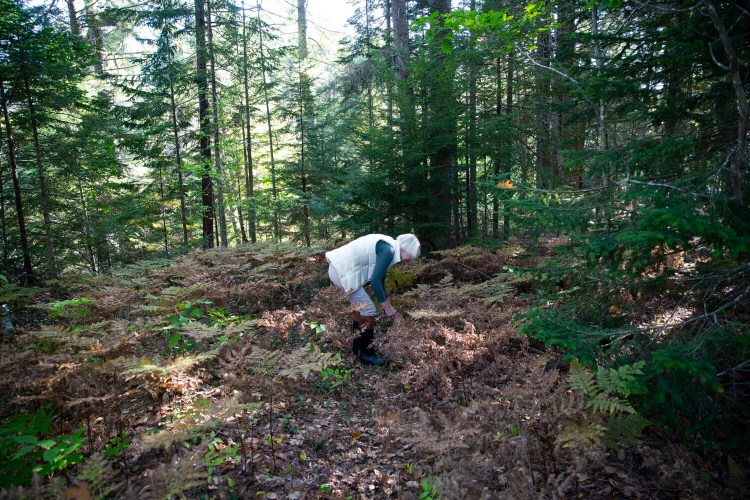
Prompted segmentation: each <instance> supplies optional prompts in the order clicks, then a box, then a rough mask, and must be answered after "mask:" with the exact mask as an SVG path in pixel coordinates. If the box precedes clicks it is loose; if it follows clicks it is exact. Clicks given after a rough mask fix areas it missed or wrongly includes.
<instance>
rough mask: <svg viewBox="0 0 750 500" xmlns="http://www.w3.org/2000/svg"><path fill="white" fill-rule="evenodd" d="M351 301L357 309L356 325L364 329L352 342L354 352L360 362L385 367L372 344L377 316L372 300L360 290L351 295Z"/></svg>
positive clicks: (362, 289)
mask: <svg viewBox="0 0 750 500" xmlns="http://www.w3.org/2000/svg"><path fill="white" fill-rule="evenodd" d="M349 301H350V302H351V303H352V304H353V305H354V306H355V307H356V308H357V310H356V311H355V316H354V323H356V324H357V325H358V326H359V327H361V328H362V333H361V334H360V336H359V337H357V338H355V339H354V340H353V341H352V351H353V352H354V354H355V355H357V356H359V360H360V361H362V362H363V363H365V364H369V365H378V366H380V365H383V364H384V363H383V360H381V359H380V357H378V355H377V354H376V353H375V349H373V348H372V347H371V346H370V344H372V341H373V338H374V337H375V314H376V313H377V309H376V308H375V304H373V302H372V299H371V298H370V296H369V295H368V294H367V292H366V291H365V290H364V288H360V289H359V290H357V291H355V292H354V293H352V294H351V295H349Z"/></svg>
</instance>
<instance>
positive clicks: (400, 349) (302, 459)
mask: <svg viewBox="0 0 750 500" xmlns="http://www.w3.org/2000/svg"><path fill="white" fill-rule="evenodd" d="M554 243H555V242H554V241H550V242H548V245H547V247H546V249H545V250H544V251H543V252H542V255H539V254H538V253H535V255H533V256H531V255H525V254H524V253H523V251H522V250H521V247H520V246H512V245H511V246H507V247H504V248H502V249H500V250H496V251H489V250H482V249H479V248H468V247H461V248H458V249H454V250H451V251H446V252H440V253H437V254H434V255H431V256H430V258H425V259H419V260H417V261H415V262H410V263H405V264H400V265H399V266H396V267H394V268H393V269H392V270H391V271H389V278H388V281H389V287H390V289H391V290H392V298H393V302H394V304H395V306H396V307H397V309H399V310H400V311H402V314H401V315H400V316H399V317H398V318H397V319H396V320H395V321H394V322H393V323H390V322H387V321H381V322H379V323H378V325H377V334H376V340H377V343H378V348H379V351H380V353H381V355H382V356H383V358H385V359H386V360H387V361H388V365H387V366H386V367H384V368H375V367H367V366H362V365H361V364H360V363H359V362H358V361H357V360H356V359H355V358H354V356H353V355H352V354H351V340H352V333H351V319H350V318H351V315H350V310H349V304H348V302H347V301H346V299H345V298H344V297H343V296H342V294H341V293H340V291H339V290H337V289H336V288H335V287H333V286H331V285H330V282H329V281H328V279H327V274H326V263H325V258H324V256H323V253H322V251H308V250H306V249H301V248H295V247H291V246H271V245H257V246H254V245H253V246H241V247H239V248H235V249H231V250H212V251H202V252H193V253H190V254H187V255H183V256H180V257H176V258H174V259H171V260H168V259H161V260H153V261H148V262H143V263H140V264H138V265H134V266H130V267H127V268H125V269H122V270H121V271H119V272H117V273H115V274H114V275H112V276H98V277H90V276H84V275H74V276H68V277H66V278H65V279H64V280H62V281H60V282H56V283H51V284H50V286H49V288H46V289H36V290H30V291H29V290H27V291H25V292H23V294H24V297H23V300H25V301H30V302H31V303H33V304H34V305H33V306H27V307H20V306H19V307H18V308H17V309H16V311H15V312H14V314H15V320H16V322H17V332H16V333H15V334H13V335H10V334H8V333H5V334H3V338H2V343H0V419H7V418H9V417H12V416H13V415H17V414H22V413H33V412H36V411H37V410H38V409H39V408H42V407H45V405H48V407H49V408H51V409H52V411H53V412H54V415H55V417H54V419H53V425H54V433H59V434H63V433H66V434H70V433H73V432H74V431H75V430H76V429H83V434H84V436H85V438H86V440H85V443H84V444H83V445H82V447H81V448H80V450H78V451H80V452H82V455H83V457H82V461H81V462H80V463H79V464H77V465H75V466H72V467H69V468H68V469H66V470H65V473H64V474H63V473H57V474H56V475H54V476H45V477H43V478H39V477H37V478H35V480H34V481H33V482H32V484H31V485H28V486H25V487H13V488H8V489H6V490H4V491H3V492H2V493H0V497H4V496H5V497H12V498H15V497H21V496H28V497H44V496H48V497H56V496H62V497H64V498H81V499H87V498H92V497H119V498H170V497H175V498H176V497H181V496H184V497H187V498H198V497H203V498H232V497H238V498H263V497H265V498H267V499H274V498H278V499H281V498H290V499H303V498H329V497H333V498H387V497H393V498H404V499H411V498H414V499H416V498H437V497H442V498H498V497H512V498H538V497H550V498H558V497H586V498H604V497H606V498H610V497H649V498H653V497H657V498H665V497H668V498H672V497H701V498H726V497H731V496H732V495H736V494H737V492H736V490H732V489H730V488H729V487H728V482H730V481H729V480H728V475H731V472H732V471H727V465H726V459H722V457H721V454H720V453H719V452H714V453H704V454H703V455H698V454H697V453H695V452H693V451H691V450H689V449H687V448H686V447H685V446H683V445H681V444H679V443H678V442H677V441H675V440H673V439H671V438H670V436H668V435H665V434H664V433H663V432H661V431H659V430H658V429H657V428H655V427H654V426H652V427H649V428H647V429H646V430H645V432H644V434H643V436H642V437H640V438H638V439H632V440H631V441H630V442H620V443H619V444H612V443H609V446H608V445H606V444H605V442H604V441H603V440H602V439H601V434H596V433H595V432H594V433H592V432H588V431H590V430H592V429H601V428H602V425H603V424H604V423H605V419H606V418H607V415H601V414H597V413H594V412H592V411H591V410H589V409H588V408H586V407H585V400H586V395H585V394H581V393H580V391H573V390H571V388H570V385H569V377H570V374H571V373H572V372H573V370H571V365H570V364H569V363H567V362H565V361H563V359H562V357H561V355H560V354H559V353H558V352H556V351H555V350H552V349H547V348H545V347H544V346H542V345H538V344H536V343H534V342H533V341H530V340H529V338H528V337H526V336H523V335H521V334H519V333H518V331H517V327H518V324H517V319H516V318H517V316H518V315H519V314H520V313H522V312H524V311H525V310H526V309H527V308H528V307H529V306H530V305H531V303H532V300H533V299H532V298H531V296H530V292H532V291H533V283H530V282H528V281H524V280H523V279H522V278H520V277H518V275H517V274H514V273H512V272H509V271H508V269H507V268H506V267H505V266H507V265H509V264H514V265H521V266H527V267H533V266H536V265H538V264H539V263H540V262H541V261H542V259H543V258H544V254H545V253H546V254H547V255H550V254H553V253H554V252H555V248H554ZM7 292H8V290H6V293H7ZM16 293H17V294H21V292H20V291H19V290H18V289H16ZM15 300H16V302H15V303H16V304H21V302H22V299H21V298H19V297H16V299H15ZM597 426H599V427H597ZM5 472H8V471H5ZM730 479H731V478H730Z"/></svg>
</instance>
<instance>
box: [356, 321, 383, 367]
mask: <svg viewBox="0 0 750 500" xmlns="http://www.w3.org/2000/svg"><path fill="white" fill-rule="evenodd" d="M373 323H374V322H373ZM368 326H369V325H368ZM374 337H375V328H374V324H373V328H367V329H365V331H364V332H362V335H361V336H360V337H359V338H358V339H355V341H357V340H359V346H360V351H359V360H360V361H361V362H362V363H363V364H365V365H373V366H383V365H384V364H385V361H383V360H382V359H380V356H378V353H377V352H375V348H374V347H372V340H373V338H374Z"/></svg>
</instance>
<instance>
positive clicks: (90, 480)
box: [77, 453, 122, 499]
mask: <svg viewBox="0 0 750 500" xmlns="http://www.w3.org/2000/svg"><path fill="white" fill-rule="evenodd" d="M117 476H118V472H117V471H115V470H114V469H112V462H110V461H109V460H106V459H105V458H104V457H103V456H102V454H101V453H96V454H94V455H92V456H91V457H89V458H88V460H86V462H85V464H84V465H83V468H82V470H81V473H80V474H78V476H77V479H79V480H81V481H84V482H85V484H86V488H87V490H88V492H89V494H90V495H91V496H90V497H89V498H97V499H99V498H109V497H112V496H113V495H114V494H115V493H116V492H117V491H119V490H120V489H121V488H122V483H119V482H117V481H115V479H116V478H117Z"/></svg>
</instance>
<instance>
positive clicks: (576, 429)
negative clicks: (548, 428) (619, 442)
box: [555, 423, 607, 448]
mask: <svg viewBox="0 0 750 500" xmlns="http://www.w3.org/2000/svg"><path fill="white" fill-rule="evenodd" d="M606 430H607V428H606V427H605V426H604V425H602V424H599V423H591V424H585V425H579V424H570V425H567V426H565V427H564V428H563V430H562V431H561V432H560V434H558V436H557V439H556V440H555V442H556V443H557V444H559V445H561V446H562V447H563V448H588V447H589V446H592V445H595V444H597V443H600V442H601V441H602V438H603V436H604V433H605V432H606Z"/></svg>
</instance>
